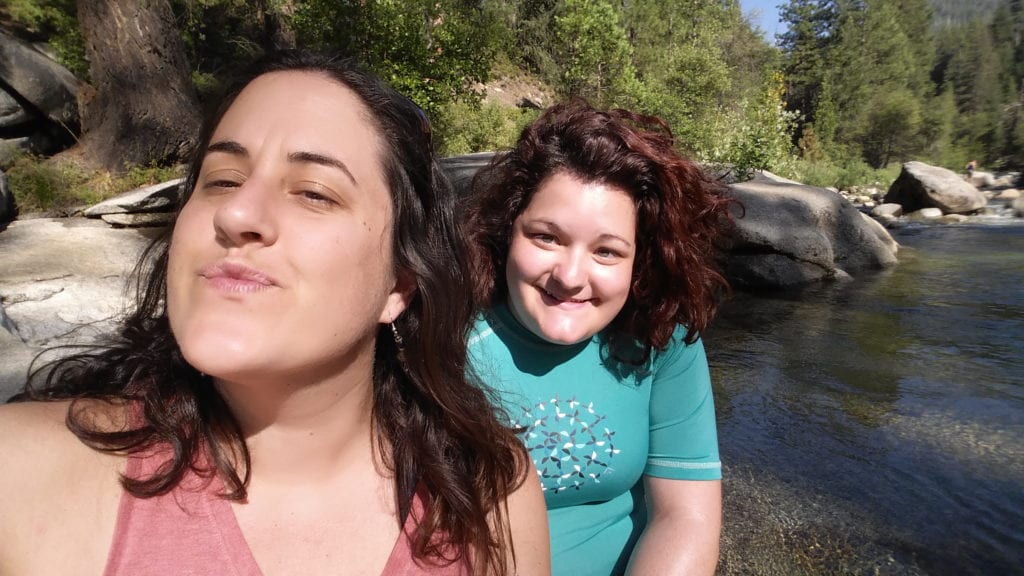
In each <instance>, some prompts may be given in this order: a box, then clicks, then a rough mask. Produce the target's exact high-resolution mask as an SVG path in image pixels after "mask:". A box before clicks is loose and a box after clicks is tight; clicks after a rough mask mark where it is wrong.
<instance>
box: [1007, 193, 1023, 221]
mask: <svg viewBox="0 0 1024 576" xmlns="http://www.w3.org/2000/svg"><path fill="white" fill-rule="evenodd" d="M1010 207H1011V208H1013V215H1014V216H1016V217H1017V218H1024V196H1022V197H1020V198H1017V199H1016V200H1014V201H1013V204H1011V205H1010Z"/></svg>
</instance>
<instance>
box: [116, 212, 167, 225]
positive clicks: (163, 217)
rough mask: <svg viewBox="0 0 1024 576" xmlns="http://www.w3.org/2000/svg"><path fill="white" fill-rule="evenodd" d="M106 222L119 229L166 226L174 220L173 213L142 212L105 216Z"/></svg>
mask: <svg viewBox="0 0 1024 576" xmlns="http://www.w3.org/2000/svg"><path fill="white" fill-rule="evenodd" d="M100 218H102V219H103V221H104V222H106V223H107V224H110V225H111V226H115V227H118V228H146V227H149V226H166V225H168V224H170V223H171V222H172V221H173V220H174V213H173V212H148V213H147V212H141V213H139V214H104V215H103V216H101V217H100Z"/></svg>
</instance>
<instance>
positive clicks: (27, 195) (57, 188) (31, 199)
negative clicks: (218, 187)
mask: <svg viewBox="0 0 1024 576" xmlns="http://www.w3.org/2000/svg"><path fill="white" fill-rule="evenodd" d="M182 171H183V170H182V168H181V167H174V168H166V167H156V166H129V167H127V170H126V172H125V174H123V175H120V176H118V175H114V174H111V173H110V172H106V171H104V170H89V169H86V168H83V167H82V166H81V165H79V164H78V163H76V162H75V161H74V160H70V159H64V158H60V159H49V160H48V159H44V158H39V157H36V156H31V155H27V154H26V155H22V156H19V157H18V158H16V159H15V160H14V162H13V164H12V165H11V166H10V168H9V169H8V170H7V171H6V175H7V183H8V185H9V186H10V189H11V191H12V192H13V193H14V198H15V202H16V203H17V205H18V209H19V211H20V212H21V213H23V214H25V213H29V212H48V213H61V214H66V213H70V212H73V211H75V210H77V209H80V208H82V207H84V206H88V205H90V204H95V203H96V202H99V201H101V200H105V199H106V198H110V197H112V196H116V195H117V194H120V193H122V192H127V191H129V190H133V189H135V188H138V187H140V186H147V185H150V184H157V183H159V182H165V181H167V180H171V179H174V178H178V177H180V176H181V174H182Z"/></svg>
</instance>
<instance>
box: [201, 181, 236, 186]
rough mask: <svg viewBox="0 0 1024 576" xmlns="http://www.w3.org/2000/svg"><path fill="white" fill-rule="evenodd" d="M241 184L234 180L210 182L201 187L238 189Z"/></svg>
mask: <svg viewBox="0 0 1024 576" xmlns="http://www.w3.org/2000/svg"><path fill="white" fill-rule="evenodd" d="M241 185H242V183H241V182H236V181H234V180H210V181H209V182H207V183H206V184H205V185H204V186H203V187H204V188H238V187H239V186H241Z"/></svg>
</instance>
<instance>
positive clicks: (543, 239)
mask: <svg viewBox="0 0 1024 576" xmlns="http://www.w3.org/2000/svg"><path fill="white" fill-rule="evenodd" d="M530 238H532V239H533V240H534V241H535V242H539V243H541V244H554V243H555V237H554V236H552V235H551V234H544V233H538V234H531V235H530Z"/></svg>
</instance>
